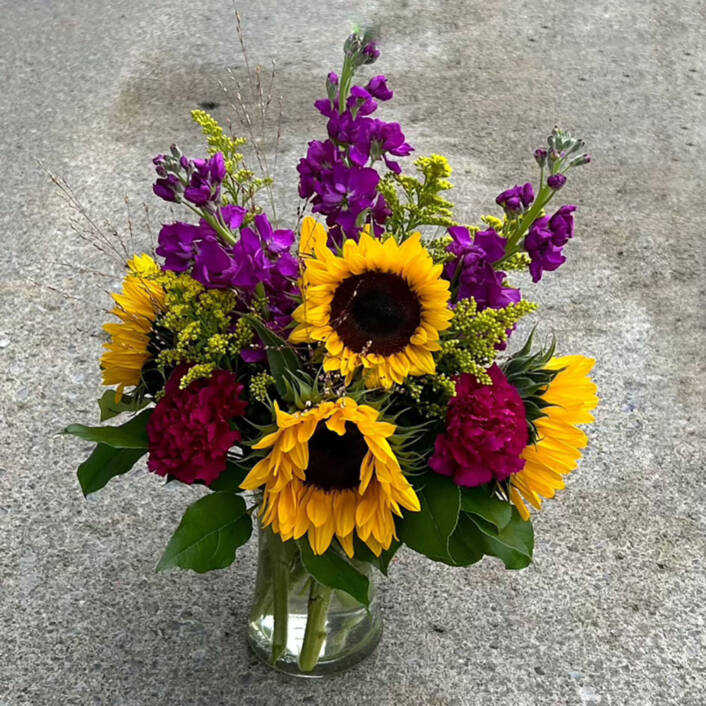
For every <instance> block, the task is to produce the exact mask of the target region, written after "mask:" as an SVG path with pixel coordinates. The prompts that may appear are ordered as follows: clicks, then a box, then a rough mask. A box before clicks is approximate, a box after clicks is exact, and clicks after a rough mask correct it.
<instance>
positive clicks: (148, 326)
mask: <svg viewBox="0 0 706 706" xmlns="http://www.w3.org/2000/svg"><path fill="white" fill-rule="evenodd" d="M127 266H128V268H129V272H128V274H127V275H126V276H125V279H124V280H123V290H122V293H120V294H113V295H112V297H113V299H114V300H115V303H116V304H117V306H115V307H114V308H113V310H112V311H111V313H112V314H115V316H117V317H118V318H119V319H120V323H111V324H105V325H104V326H103V328H104V330H105V331H107V332H108V333H109V334H110V338H111V340H110V341H109V342H108V343H106V344H105V348H106V352H105V353H104V354H103V356H102V357H101V361H100V364H101V368H102V369H103V384H104V385H117V386H118V389H117V393H116V398H117V399H118V400H119V399H120V397H122V394H123V389H124V388H125V387H126V386H132V385H137V384H138V383H139V382H140V379H141V372H142V367H143V366H144V364H145V363H146V362H147V361H148V360H149V359H150V358H151V357H152V356H151V353H150V352H149V350H148V349H149V346H150V340H151V338H150V334H151V333H152V328H153V324H154V321H155V319H156V318H157V314H158V313H159V312H160V311H161V310H162V308H163V307H164V289H163V288H162V287H161V285H159V284H158V283H157V282H155V281H153V280H152V279H151V277H153V276H154V275H156V274H159V273H160V272H161V270H160V269H159V266H158V265H157V263H156V262H155V261H154V260H153V259H152V258H151V257H150V256H149V255H135V256H134V257H133V258H132V259H131V260H130V261H129V262H128V263H127Z"/></svg>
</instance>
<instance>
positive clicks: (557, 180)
mask: <svg viewBox="0 0 706 706" xmlns="http://www.w3.org/2000/svg"><path fill="white" fill-rule="evenodd" d="M564 184H566V177H565V176H564V175H563V174H552V175H551V176H550V177H549V178H548V179H547V186H548V187H549V188H550V189H553V190H554V191H559V189H561V187H562V186H564Z"/></svg>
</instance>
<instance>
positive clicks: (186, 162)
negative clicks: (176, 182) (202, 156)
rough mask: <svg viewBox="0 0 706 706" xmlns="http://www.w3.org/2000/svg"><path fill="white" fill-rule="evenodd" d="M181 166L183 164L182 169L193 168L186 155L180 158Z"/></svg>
mask: <svg viewBox="0 0 706 706" xmlns="http://www.w3.org/2000/svg"><path fill="white" fill-rule="evenodd" d="M179 164H181V167H182V169H188V168H189V167H190V166H191V163H190V162H189V158H188V157H187V156H186V155H182V156H181V157H180V158H179Z"/></svg>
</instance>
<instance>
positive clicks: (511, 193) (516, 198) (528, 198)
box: [495, 182, 534, 213]
mask: <svg viewBox="0 0 706 706" xmlns="http://www.w3.org/2000/svg"><path fill="white" fill-rule="evenodd" d="M533 201H534V189H533V188H532V184H530V183H529V182H527V183H526V184H524V185H522V186H517V185H515V186H514V187H513V188H512V189H507V190H506V191H503V192H502V194H500V195H499V196H498V197H497V198H496V199H495V203H496V204H498V206H502V207H503V208H504V209H505V210H506V211H513V212H515V213H521V212H522V211H524V210H525V209H526V208H528V207H529V205H530V204H531V203H532V202H533Z"/></svg>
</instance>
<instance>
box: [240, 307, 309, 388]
mask: <svg viewBox="0 0 706 706" xmlns="http://www.w3.org/2000/svg"><path fill="white" fill-rule="evenodd" d="M243 318H244V320H245V321H247V322H248V324H249V325H250V326H251V327H252V329H253V330H254V331H255V332H256V333H257V335H258V336H259V337H260V340H261V341H262V343H263V344H264V346H265V351H266V353H267V362H268V363H269V366H270V372H271V373H272V376H273V377H274V379H275V386H276V388H277V392H279V393H280V395H282V396H285V395H286V394H287V391H288V387H287V384H288V383H287V378H288V373H296V372H297V371H298V370H299V368H300V367H301V366H300V361H299V358H298V357H297V354H296V353H295V352H294V349H293V348H292V347H291V346H290V345H289V343H287V341H285V340H284V339H283V338H282V337H281V336H278V335H277V334H276V333H275V332H274V331H272V330H271V329H269V328H268V327H267V326H266V325H265V323H264V321H262V320H261V319H259V318H258V317H256V316H250V315H248V316H245V317H243Z"/></svg>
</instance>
